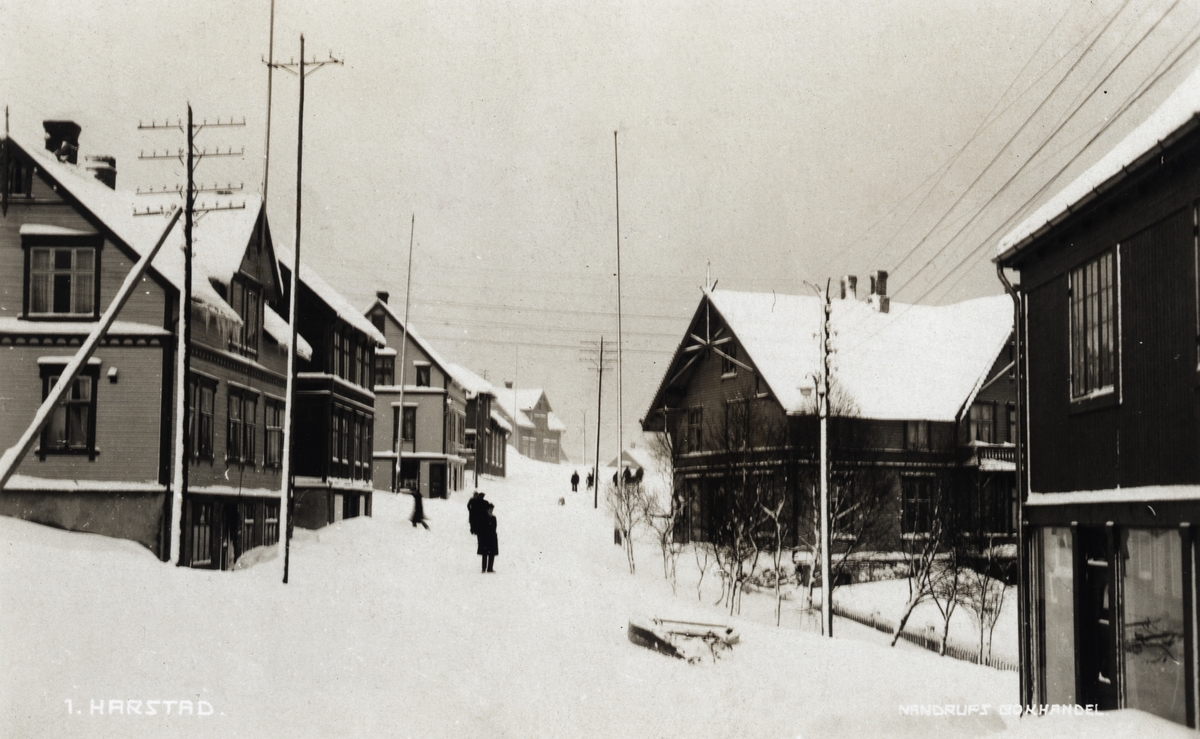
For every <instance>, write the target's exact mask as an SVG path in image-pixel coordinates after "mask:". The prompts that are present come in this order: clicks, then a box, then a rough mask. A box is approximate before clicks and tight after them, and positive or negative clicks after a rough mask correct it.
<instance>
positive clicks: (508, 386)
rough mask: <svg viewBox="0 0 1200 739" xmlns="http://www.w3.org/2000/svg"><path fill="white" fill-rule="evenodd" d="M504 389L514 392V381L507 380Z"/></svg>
mask: <svg viewBox="0 0 1200 739" xmlns="http://www.w3.org/2000/svg"><path fill="white" fill-rule="evenodd" d="M504 387H505V388H507V389H508V390H512V380H505V381H504Z"/></svg>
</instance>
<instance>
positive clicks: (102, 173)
mask: <svg viewBox="0 0 1200 739" xmlns="http://www.w3.org/2000/svg"><path fill="white" fill-rule="evenodd" d="M87 160H88V161H89V162H91V164H88V165H87V168H88V169H90V170H91V171H92V174H93V175H95V177H96V179H98V180H100V181H101V182H103V183H104V184H105V185H107V186H108V189H109V190H116V189H117V158H116V157H110V156H89V157H87Z"/></svg>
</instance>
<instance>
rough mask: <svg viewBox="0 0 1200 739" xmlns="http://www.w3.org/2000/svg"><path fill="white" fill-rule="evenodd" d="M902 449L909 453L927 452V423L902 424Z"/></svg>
mask: <svg viewBox="0 0 1200 739" xmlns="http://www.w3.org/2000/svg"><path fill="white" fill-rule="evenodd" d="M904 448H905V449H908V450H910V451H928V450H929V421H905V422H904Z"/></svg>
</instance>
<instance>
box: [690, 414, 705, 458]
mask: <svg viewBox="0 0 1200 739" xmlns="http://www.w3.org/2000/svg"><path fill="white" fill-rule="evenodd" d="M703 419H704V409H703V408H689V409H688V414H687V444H686V447H687V451H689V452H698V451H700V441H701V438H700V435H701V425H702V422H703Z"/></svg>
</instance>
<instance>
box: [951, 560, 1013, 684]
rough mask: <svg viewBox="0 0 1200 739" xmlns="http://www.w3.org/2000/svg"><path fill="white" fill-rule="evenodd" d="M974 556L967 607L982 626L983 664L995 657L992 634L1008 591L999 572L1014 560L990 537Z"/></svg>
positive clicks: (968, 574)
mask: <svg viewBox="0 0 1200 739" xmlns="http://www.w3.org/2000/svg"><path fill="white" fill-rule="evenodd" d="M973 559H974V567H972V568H971V569H968V570H967V572H966V577H965V580H964V590H963V607H964V608H966V609H967V612H968V613H970V615H971V620H972V621H974V622H975V625H976V626H977V627H979V664H981V665H983V664H989V663H990V662H991V660H992V635H993V634H994V633H995V630H996V624H997V623H999V621H1000V614H1001V612H1002V611H1003V610H1004V601H1005V598H1006V597H1007V594H1008V588H1007V586H1006V584H1005V581H1004V578H1003V577H998V576H997V574H998V573H999V572H1000V571H1001V570H1003V569H1004V568H1005V567H1006V566H1009V565H1010V564H1011V563H1010V562H1009V561H1008V560H1007V559H1004V558H1002V557H1001V556H1000V552H999V550H998V549H997V548H996V547H995V546H991V545H990V542H988V541H986V540H981V546H980V551H978V552H977V553H975V556H974V558H973ZM985 637H986V641H987V644H986V652H985V645H984V640H985Z"/></svg>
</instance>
